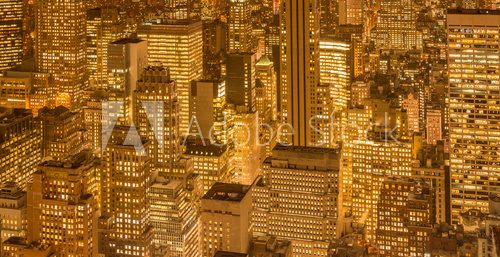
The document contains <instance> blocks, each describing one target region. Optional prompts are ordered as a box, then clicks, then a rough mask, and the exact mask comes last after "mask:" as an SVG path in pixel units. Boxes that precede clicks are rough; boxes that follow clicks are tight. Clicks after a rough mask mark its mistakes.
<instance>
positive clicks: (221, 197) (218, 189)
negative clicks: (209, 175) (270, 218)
mask: <svg viewBox="0 0 500 257" xmlns="http://www.w3.org/2000/svg"><path fill="white" fill-rule="evenodd" d="M249 189H250V186H246V185H240V184H229V183H220V182H217V183H215V184H214V185H213V186H212V188H210V190H208V192H207V193H206V194H205V195H204V196H203V199H206V200H217V201H230V202H240V201H241V200H242V199H243V198H244V197H245V195H246V194H247V193H248V191H249Z"/></svg>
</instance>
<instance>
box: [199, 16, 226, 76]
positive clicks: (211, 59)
mask: <svg viewBox="0 0 500 257" xmlns="http://www.w3.org/2000/svg"><path fill="white" fill-rule="evenodd" d="M226 38H227V28H226V23H225V22H222V21H221V20H220V19H218V20H213V21H212V20H210V21H203V79H207V80H221V79H222V78H223V62H224V54H225V52H226V48H227V42H226Z"/></svg>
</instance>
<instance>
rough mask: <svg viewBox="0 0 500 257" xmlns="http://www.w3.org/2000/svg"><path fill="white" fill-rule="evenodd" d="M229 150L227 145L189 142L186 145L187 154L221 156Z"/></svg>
mask: <svg viewBox="0 0 500 257" xmlns="http://www.w3.org/2000/svg"><path fill="white" fill-rule="evenodd" d="M226 150H227V147H226V145H214V144H209V145H198V144H188V145H187V146H186V153H185V154H187V155H198V156H203V155H205V156H221V155H223V154H224V153H225V152H226Z"/></svg>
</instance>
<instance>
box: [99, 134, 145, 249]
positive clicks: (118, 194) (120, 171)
mask: <svg viewBox="0 0 500 257" xmlns="http://www.w3.org/2000/svg"><path fill="white" fill-rule="evenodd" d="M149 152H150V142H149V141H148V140H147V139H145V138H141V137H140V136H139V134H138V133H137V131H136V130H135V129H134V127H129V126H116V127H115V129H114V131H113V132H112V133H111V135H110V138H109V142H107V147H106V149H104V154H103V158H102V171H101V175H102V176H101V185H102V187H101V188H102V192H101V196H102V212H101V213H102V216H101V217H100V220H107V225H108V227H105V231H104V233H103V236H102V237H101V238H99V240H100V243H101V244H104V245H102V246H100V247H99V248H100V254H105V255H106V256H152V251H153V250H152V240H153V228H152V227H151V224H150V209H149V206H150V205H149V198H148V192H149V190H150V187H151V185H152V183H153V176H152V170H151V169H152V161H151V158H150V157H149V156H148V154H149Z"/></svg>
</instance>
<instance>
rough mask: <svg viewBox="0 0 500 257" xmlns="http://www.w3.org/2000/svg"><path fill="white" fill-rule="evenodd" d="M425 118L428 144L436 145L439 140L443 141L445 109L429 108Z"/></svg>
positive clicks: (438, 107)
mask: <svg viewBox="0 0 500 257" xmlns="http://www.w3.org/2000/svg"><path fill="white" fill-rule="evenodd" d="M425 116H426V117H425V119H426V123H425V124H426V128H425V129H426V131H425V138H426V139H427V144H429V145H435V144H437V142H438V141H439V140H443V108H442V107H441V105H438V106H427V108H426V115H425Z"/></svg>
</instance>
